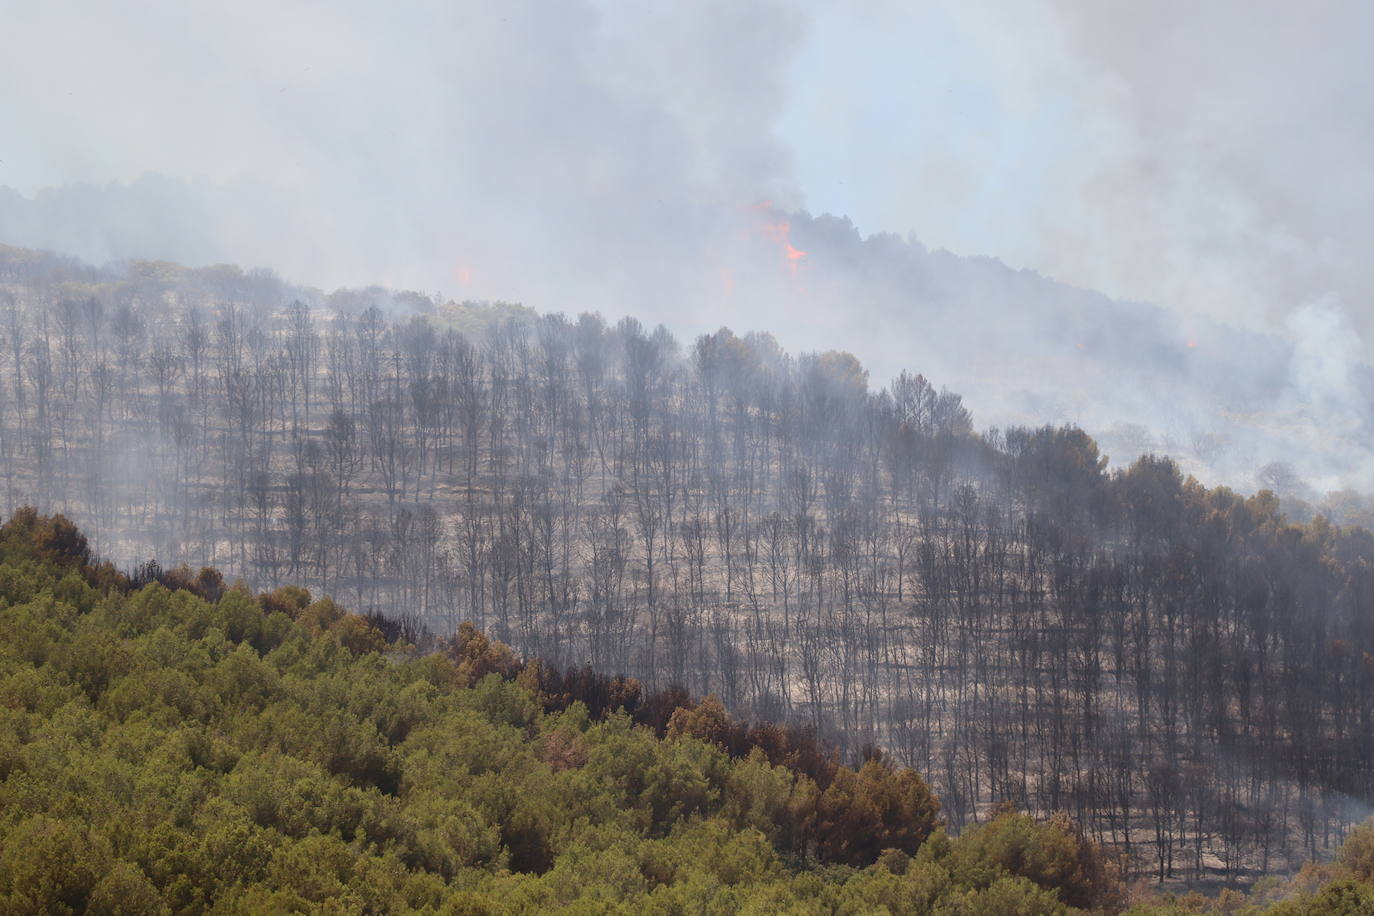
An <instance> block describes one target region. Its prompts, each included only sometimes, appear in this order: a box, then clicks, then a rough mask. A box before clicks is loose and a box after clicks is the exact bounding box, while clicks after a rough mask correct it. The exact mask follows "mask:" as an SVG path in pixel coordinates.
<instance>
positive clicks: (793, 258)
mask: <svg viewBox="0 0 1374 916" xmlns="http://www.w3.org/2000/svg"><path fill="white" fill-rule="evenodd" d="M761 229H762V232H763V234H764V235H765V236H766V237H767V238H769V239H771V240H772V241H774V242H777V243H778V244H779V245H781V246H782V250H783V254H785V255H786V256H787V261H788V265H789V266H790V267H791V268H792V270H793V271H796V269H797V262H798V261H800V260H802V259H803V258H805V257H806V252H805V251H802V250H801V249H799V248H797V247H795V246H794V245H793V244H792V240H791V239H790V238H789V237H788V236H789V235H790V234H791V232H792V224H791V223H790V222H788V221H787V220H780V221H778V222H776V223H764V224H763V226H762V227H761Z"/></svg>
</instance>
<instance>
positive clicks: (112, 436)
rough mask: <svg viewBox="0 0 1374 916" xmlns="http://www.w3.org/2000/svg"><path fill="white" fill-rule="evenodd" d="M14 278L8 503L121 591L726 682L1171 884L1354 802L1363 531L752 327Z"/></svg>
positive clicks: (740, 702)
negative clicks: (319, 605) (1055, 822)
mask: <svg viewBox="0 0 1374 916" xmlns="http://www.w3.org/2000/svg"><path fill="white" fill-rule="evenodd" d="M4 263H5V265H6V267H5V274H4V277H3V280H4V283H5V284H6V287H5V290H6V294H7V295H8V297H9V301H8V303H7V305H8V308H7V309H6V310H5V312H4V314H3V322H2V324H3V328H2V330H3V337H4V342H5V357H4V358H3V359H0V390H3V391H4V392H5V393H6V395H7V396H6V397H5V398H4V399H3V400H0V475H3V494H4V503H5V508H7V509H8V510H9V511H13V510H14V509H16V508H17V507H19V506H21V505H24V504H27V503H33V504H35V505H37V506H39V507H40V508H41V509H43V510H44V511H59V510H60V511H62V512H65V513H67V514H69V515H70V517H72V518H74V519H75V520H76V521H77V522H78V523H79V524H81V525H82V527H83V529H85V530H87V531H89V533H90V535H91V537H92V539H93V543H94V545H95V546H96V548H97V549H98V550H99V551H100V553H101V554H102V555H105V556H110V557H112V558H114V559H115V560H117V561H118V562H119V564H120V565H121V566H122V567H123V568H129V569H132V568H134V567H136V566H138V565H139V564H142V563H144V562H145V561H147V560H149V559H150V558H154V557H156V558H158V559H159V560H160V561H161V562H162V563H163V564H164V565H165V566H166V567H167V568H174V567H176V566H177V565H179V564H182V563H186V564H188V565H190V566H191V567H192V568H200V567H202V566H214V567H217V568H220V569H222V570H223V571H224V573H225V574H226V575H227V576H229V577H230V578H232V579H239V578H241V579H243V580H244V581H245V582H246V583H248V585H249V586H250V587H252V588H255V589H262V590H270V589H275V588H277V587H279V586H286V585H299V586H302V587H305V588H308V589H310V590H312V591H314V592H316V593H318V594H330V595H333V596H334V597H335V598H337V599H338V600H339V601H340V602H341V603H343V604H345V605H347V606H349V607H352V608H354V609H356V610H358V611H359V612H361V613H366V614H369V615H373V616H377V617H382V618H387V619H389V620H390V621H391V622H392V624H391V625H394V627H396V628H397V630H398V632H400V633H403V634H405V635H406V636H407V637H408V638H409V639H410V640H411V641H413V642H416V643H423V642H424V640H425V639H426V638H428V637H429V636H433V637H438V638H441V639H447V638H449V637H451V636H452V635H453V634H454V633H455V632H456V631H457V629H458V625H459V624H460V622H462V621H465V620H466V621H471V622H473V623H474V624H475V625H476V626H477V628H478V629H480V630H483V631H489V632H491V633H492V635H493V636H494V637H495V638H497V639H499V640H501V641H502V642H504V643H506V644H508V645H511V646H512V647H513V649H514V651H515V652H516V653H517V654H518V655H520V656H521V657H528V658H538V659H541V660H543V661H544V662H545V663H546V664H548V665H550V666H551V667H553V668H557V669H571V668H581V667H582V666H584V665H591V666H592V668H593V669H595V670H600V671H605V672H608V673H613V674H623V675H626V676H631V677H634V678H636V679H638V680H639V681H640V682H641V683H643V684H644V685H645V687H646V689H647V690H649V691H651V692H659V691H663V690H666V689H669V688H671V687H680V688H682V689H685V690H686V691H688V692H689V693H693V694H696V695H706V694H715V695H717V696H719V697H720V699H721V701H722V702H723V704H724V705H725V707H726V708H727V709H728V710H729V711H730V712H731V713H732V714H734V715H737V716H739V717H741V718H744V719H751V720H752V719H766V720H770V721H784V722H790V723H796V724H806V725H809V726H810V727H811V728H813V729H814V730H815V731H816V733H817V734H818V735H819V736H820V737H821V738H822V739H823V740H824V741H826V742H830V743H833V744H834V745H835V746H836V747H837V748H838V749H839V751H840V753H841V754H842V756H843V757H844V759H846V760H852V759H854V758H855V756H856V755H858V754H860V753H861V751H862V749H863V748H864V747H866V746H869V745H873V746H878V747H882V748H883V749H884V752H885V753H887V754H888V755H889V756H890V758H891V759H892V760H894V761H895V762H899V763H901V764H903V765H906V766H911V767H914V768H916V769H917V770H918V771H919V772H921V773H923V774H925V775H926V777H927V778H928V779H929V780H930V782H931V785H932V787H933V789H934V790H935V791H936V793H937V794H939V795H940V797H941V798H942V799H943V802H944V809H943V810H944V812H945V815H946V817H947V818H948V819H949V822H950V824H951V825H952V826H953V827H955V828H962V827H964V826H965V825H968V824H972V823H977V822H979V821H982V820H985V819H986V818H987V817H989V816H991V814H992V813H993V812H994V811H996V810H998V809H999V807H1001V806H1003V805H1006V804H1011V805H1013V806H1015V807H1017V808H1020V809H1024V810H1029V811H1033V812H1036V813H1037V814H1038V815H1040V816H1044V817H1048V816H1050V815H1051V814H1053V813H1054V812H1057V811H1060V810H1068V811H1069V812H1070V813H1071V814H1072V815H1073V817H1074V818H1075V820H1077V821H1078V822H1079V823H1081V824H1083V826H1084V829H1085V830H1086V831H1087V833H1088V834H1089V836H1091V837H1092V838H1093V839H1094V840H1095V841H1099V842H1101V843H1104V844H1106V845H1107V846H1109V847H1111V848H1112V849H1113V850H1114V851H1117V852H1120V853H1121V854H1122V855H1124V856H1125V857H1126V860H1127V863H1128V870H1129V871H1130V873H1131V874H1149V875H1151V876H1152V877H1154V878H1156V879H1157V880H1161V881H1163V880H1170V879H1185V880H1190V881H1206V880H1211V879H1215V878H1218V877H1221V878H1224V879H1226V880H1246V881H1248V880H1252V879H1254V878H1255V877H1257V876H1259V875H1262V874H1266V873H1269V872H1272V871H1274V870H1275V869H1285V868H1296V867H1298V866H1299V864H1300V863H1302V862H1303V861H1305V860H1306V859H1310V858H1317V857H1321V856H1326V855H1330V854H1331V853H1332V851H1333V850H1334V847H1335V844H1336V843H1338V842H1339V840H1340V838H1341V836H1342V835H1343V833H1344V831H1345V830H1346V829H1348V828H1349V826H1351V825H1352V824H1354V823H1356V822H1358V821H1359V820H1361V819H1362V818H1363V817H1364V816H1365V815H1366V814H1367V813H1368V810H1369V807H1368V806H1369V805H1370V804H1371V803H1374V728H1371V723H1374V668H1371V666H1370V665H1369V664H1368V663H1367V659H1368V658H1369V657H1370V656H1371V655H1374V618H1371V615H1370V613H1369V610H1368V596H1369V595H1370V594H1374V538H1371V536H1370V535H1369V533H1368V531H1367V530H1365V529H1363V528H1356V527H1338V526H1337V525H1335V524H1333V523H1331V522H1330V521H1328V520H1327V519H1326V518H1325V517H1321V516H1318V517H1316V518H1315V519H1314V520H1312V521H1310V522H1308V523H1305V524H1294V523H1293V522H1294V521H1295V519H1290V518H1289V517H1288V516H1287V514H1286V511H1285V510H1286V508H1287V506H1288V503H1285V502H1281V501H1280V500H1279V499H1278V498H1276V497H1275V496H1274V494H1272V493H1268V492H1261V493H1259V494H1257V495H1255V496H1252V497H1244V496H1242V495H1240V494H1238V493H1236V492H1233V491H1231V490H1229V489H1226V488H1211V489H1209V488H1207V487H1205V486H1202V485H1201V484H1199V483H1198V482H1197V481H1195V480H1193V479H1191V478H1189V477H1187V476H1185V475H1184V474H1183V473H1182V471H1181V470H1180V469H1179V467H1178V466H1177V465H1176V464H1174V463H1173V462H1172V461H1171V460H1170V459H1168V458H1163V457H1157V456H1149V457H1146V458H1142V459H1140V460H1138V461H1136V462H1134V463H1133V464H1131V465H1130V466H1129V467H1128V468H1124V469H1120V470H1115V471H1113V470H1109V469H1108V461H1107V456H1106V455H1104V454H1103V453H1102V452H1101V450H1100V449H1099V447H1098V444H1097V443H1096V442H1095V441H1094V440H1093V439H1092V438H1091V437H1090V436H1088V435H1087V434H1085V433H1084V432H1083V431H1081V430H1078V429H1075V428H1072V427H1063V428H1054V427H1042V428H1034V429H1026V428H1012V429H1006V430H989V431H987V432H985V433H982V434H979V433H976V432H975V431H974V424H973V418H972V416H971V415H970V413H969V411H968V409H967V408H966V406H965V405H964V403H963V402H962V400H961V399H960V397H959V396H958V395H956V394H954V393H952V392H949V391H946V390H944V389H941V388H937V387H936V386H935V385H934V384H932V383H931V382H930V381H928V380H927V379H926V378H925V377H923V376H920V375H912V374H903V375H902V376H900V377H899V378H898V379H897V380H896V381H895V382H894V383H893V384H892V385H891V386H889V387H888V388H886V389H883V390H876V391H875V390H873V389H872V388H871V387H870V385H869V379H868V376H867V372H866V371H865V369H864V367H863V366H862V365H861V364H860V363H859V362H858V360H856V359H855V358H854V357H853V356H852V355H850V354H848V353H844V352H840V351H827V352H822V353H804V354H800V355H798V356H795V357H794V356H791V355H789V354H787V353H785V352H783V351H782V350H781V349H780V348H779V347H778V346H777V344H776V342H775V341H774V340H773V339H772V338H771V337H769V336H768V335H766V334H750V335H746V336H744V337H740V336H738V335H736V334H734V333H733V332H731V331H729V330H728V329H721V330H719V331H718V332H716V333H713V334H708V335H702V336H701V337H700V338H698V339H697V340H696V341H694V342H693V343H692V344H691V345H690V346H684V345H682V344H680V343H679V342H678V341H676V340H675V339H674V338H673V336H672V335H671V334H670V333H668V332H667V330H666V329H664V328H661V327H660V328H657V329H653V330H650V329H647V328H645V327H644V326H642V325H641V324H640V323H639V322H637V321H635V320H633V319H626V320H624V321H621V322H619V323H618V324H616V325H615V326H614V327H608V326H607V325H606V323H605V322H604V321H602V320H601V319H600V318H599V317H598V316H596V315H590V314H584V315H582V316H579V317H578V318H577V319H576V320H570V319H568V318H566V317H564V316H562V315H535V314H533V313H531V312H530V311H529V310H527V309H521V308H518V307H514V306H508V305H506V306H497V305H480V304H449V305H438V304H435V303H433V302H432V301H430V300H429V299H427V298H425V297H421V296H417V295H415V294H404V293H390V292H387V291H385V290H379V289H369V290H362V291H352V292H347V291H345V292H341V293H336V294H331V295H329V296H322V295H321V296H317V297H314V298H312V296H313V294H312V293H311V292H310V291H305V290H293V289H292V288H290V287H287V286H285V285H284V284H282V283H281V282H280V281H279V280H277V279H276V278H274V277H272V276H271V275H270V274H264V273H249V274H245V273H243V272H241V271H238V270H237V269H235V268H230V267H217V268H211V269H204V270H187V269H184V268H180V267H177V266H176V265H169V264H158V263H147V262H141V263H135V264H130V265H125V266H123V267H118V268H107V269H100V270H97V269H93V268H86V267H83V266H82V265H80V264H76V263H74V262H70V261H64V260H62V259H57V258H52V257H49V256H44V255H36V254H33V253H24V252H14V251H10V252H8V253H7V255H6V258H5V262H4ZM297 293H299V294H300V295H302V296H304V297H305V298H304V299H294V298H289V297H291V296H294V295H295V294H297ZM307 300H309V301H307ZM137 575H138V577H139V578H140V580H143V581H151V580H153V579H156V578H158V577H159V576H160V575H161V573H160V568H158V567H155V566H148V567H145V568H143V569H142V570H141V571H139V572H138V573H137Z"/></svg>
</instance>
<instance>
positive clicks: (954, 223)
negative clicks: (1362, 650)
mask: <svg viewBox="0 0 1374 916" xmlns="http://www.w3.org/2000/svg"><path fill="white" fill-rule="evenodd" d="M0 21H3V22H4V29H3V35H0V86H3V87H4V88H3V89H0V124H3V125H4V129H3V131H0V186H2V187H8V188H10V189H12V190H13V191H14V192H17V194H18V195H22V196H23V197H24V198H34V197H36V196H37V197H39V198H40V199H43V200H46V201H47V202H48V203H47V205H46V206H45V208H43V210H42V213H41V215H31V216H30V217H29V223H28V224H25V227H26V228H25V229H24V232H25V233H26V234H28V236H29V237H27V238H17V239H0V240H3V241H14V242H16V243H20V244H34V243H35V240H36V242H38V243H43V244H48V245H52V246H55V247H65V248H68V249H72V250H74V252H75V253H77V254H80V255H83V256H86V257H88V258H95V259H97V260H99V259H102V258H105V257H128V256H161V257H174V258H178V259H182V260H187V261H191V262H195V261H223V260H233V261H240V262H245V263H248V264H262V265H268V266H271V267H274V268H276V269H278V270H279V271H280V272H282V273H283V274H284V275H286V276H287V277H289V278H291V279H293V280H299V281H301V282H307V283H313V284H317V285H321V286H333V285H339V284H357V285H361V284H364V283H369V282H382V283H388V284H392V285H397V286H403V287H418V288H422V289H426V290H430V291H442V292H444V293H446V294H449V295H454V296H460V297H461V296H474V297H478V296H480V297H501V298H517V299H523V300H525V301H528V302H530V304H533V305H536V306H538V307H543V308H569V309H576V308H586V307H597V306H599V307H602V308H604V309H605V310H607V311H608V312H610V313H618V312H623V311H627V310H628V311H638V312H641V313H643V314H646V315H648V316H649V317H662V316H663V314H664V313H665V312H667V313H671V311H672V310H673V309H675V308H681V307H685V306H687V305H692V306H694V307H695V306H700V307H703V308H708V309H709V308H714V309H715V311H714V312H713V314H712V315H711V317H712V318H714V317H715V316H716V314H717V313H718V314H719V315H720V316H721V317H723V318H725V319H730V318H731V317H732V316H733V319H734V320H733V321H732V323H734V324H736V325H739V326H743V327H748V326H751V325H753V324H757V323H759V322H756V321H751V320H750V313H749V311H748V304H747V303H739V302H730V301H727V300H726V299H722V298H721V296H720V295H719V291H720V290H721V289H722V288H727V289H728V288H729V287H730V284H731V283H732V282H733V281H732V279H731V271H732V270H733V269H735V266H736V264H737V253H732V251H733V249H732V246H734V245H735V243H736V241H737V237H738V236H739V235H740V234H741V233H746V234H747V233H749V232H751V231H754V230H752V229H751V228H750V220H751V219H752V217H751V216H750V214H751V213H754V212H756V211H755V209H754V205H756V204H757V203H758V202H759V201H762V200H768V201H772V202H773V203H774V204H775V205H776V206H779V207H782V208H797V207H805V208H807V209H809V210H811V211H812V212H822V211H828V212H833V213H837V214H843V215H847V216H849V217H850V218H851V219H852V220H853V222H854V224H855V225H856V226H857V227H858V228H859V229H860V231H862V232H864V233H871V232H878V231H884V232H895V233H898V234H901V235H903V236H905V235H907V234H908V233H915V234H916V236H918V237H919V238H920V239H921V240H922V241H923V242H924V243H925V244H926V245H927V246H929V247H932V248H935V247H947V248H949V249H951V250H953V251H956V252H959V253H963V254H981V255H989V256H995V257H998V258H1001V259H1003V260H1004V261H1006V262H1007V263H1008V264H1011V265H1013V266H1016V267H1029V268H1033V269H1036V270H1039V271H1041V272H1043V273H1047V274H1050V275H1053V276H1055V277H1057V278H1059V279H1062V280H1065V281H1067V282H1070V283H1073V284H1076V285H1080V286H1085V287H1093V288H1097V289H1101V290H1103V291H1104V292H1107V293H1109V294H1112V295H1115V296H1119V297H1125V298H1132V299H1142V300H1151V301H1157V302H1161V303H1165V304H1168V305H1170V306H1172V307H1175V308H1178V309H1180V310H1183V311H1185V312H1191V311H1198V312H1203V313H1208V314H1211V315H1215V316H1220V317H1223V318H1224V319H1226V320H1229V321H1233V322H1236V323H1241V324H1249V325H1252V326H1257V327H1268V328H1274V329H1278V330H1279V331H1280V332H1282V331H1283V329H1285V328H1286V327H1288V326H1289V324H1290V322H1289V320H1288V319H1289V316H1290V315H1291V314H1292V313H1293V312H1294V311H1295V310H1297V309H1300V308H1302V307H1304V306H1305V305H1307V304H1309V303H1312V302H1316V301H1320V302H1322V303H1325V305H1324V306H1323V308H1326V309H1328V310H1334V311H1335V312H1336V313H1337V314H1338V315H1339V316H1341V317H1339V319H1338V320H1341V321H1346V322H1347V323H1348V324H1349V325H1350V327H1351V328H1352V329H1356V330H1362V331H1364V332H1365V334H1366V337H1368V336H1369V332H1370V331H1371V330H1374V329H1372V328H1371V326H1370V323H1369V321H1368V319H1367V315H1368V313H1369V312H1370V308H1369V305H1370V294H1371V291H1374V282H1371V273H1370V270H1369V269H1368V267H1367V266H1366V265H1367V263H1368V261H1369V259H1368V258H1367V257H1366V255H1365V252H1364V247H1365V246H1366V245H1367V244H1368V239H1370V238H1374V178H1372V177H1371V170H1370V169H1369V167H1368V163H1369V162H1370V161H1371V158H1374V105H1371V102H1370V97H1369V91H1368V73H1369V66H1368V64H1367V62H1366V58H1367V50H1368V44H1369V40H1370V39H1371V37H1374V4H1369V3H1362V2H1351V3H1323V2H1319V0H1316V2H1303V3H1294V2H1255V0H1234V2H1231V0H1211V2H1207V3H1196V2H1152V3H1135V2H1132V3H1126V2H1104V0H1081V2H1077V0H1022V2H1010V3H1008V2H992V0H962V2H958V3H948V4H935V3H929V4H921V3H911V2H899V0H894V2H890V3H889V2H883V0H861V2H849V3H844V4H824V3H814V4H813V3H783V2H738V0H731V2H710V0H708V2H693V3H681V2H656V0H647V2H646V0H636V2H630V0H624V2H621V0H558V2H554V0H545V2H534V0H507V2H501V3H485V2H454V0H443V2H418V3H378V2H375V0H369V2H353V3H350V2H327V3H326V2H315V3H312V2H282V0H242V2H237V3H234V4H208V3H198V2H156V0H143V2H138V0H135V2H129V3H121V4H97V3H90V2H80V3H77V2H64V0H44V2H36V0H0ZM140 179H142V181H140ZM74 183H91V184H94V185H96V186H97V187H96V188H88V189H81V190H76V191H73V190H71V189H70V187H68V186H71V185H73V184H74ZM110 183H117V185H116V186H115V187H108V185H109V184H110ZM131 183H132V187H130V185H131ZM64 187H68V190H67V192H66V194H65V196H64V195H62V194H58V193H56V192H54V191H53V190H52V189H60V188H64ZM45 189H47V190H45ZM44 195H46V196H44ZM150 202H151V203H150ZM3 203H4V198H3V196H2V195H0V204H3ZM19 203H22V201H21V202H19ZM9 204H10V206H11V208H12V209H13V207H14V206H15V205H16V200H15V198H14V195H12V194H11V195H10V198H9ZM0 209H3V207H0ZM30 210H31V211H32V210H33V208H30ZM90 212H96V213H98V214H99V215H98V217H88V216H87V214H88V213H90ZM54 214H56V215H54ZM54 221H56V222H58V223H60V224H61V225H59V226H54V225H53V223H54ZM4 225H5V224H4V223H3V222H0V227H3V226H4ZM9 225H15V222H14V220H13V218H12V219H11V222H10V224H9ZM755 228H756V227H755ZM718 300H719V302H718ZM702 303H706V305H702ZM711 303H717V305H716V306H712V305H711Z"/></svg>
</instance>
